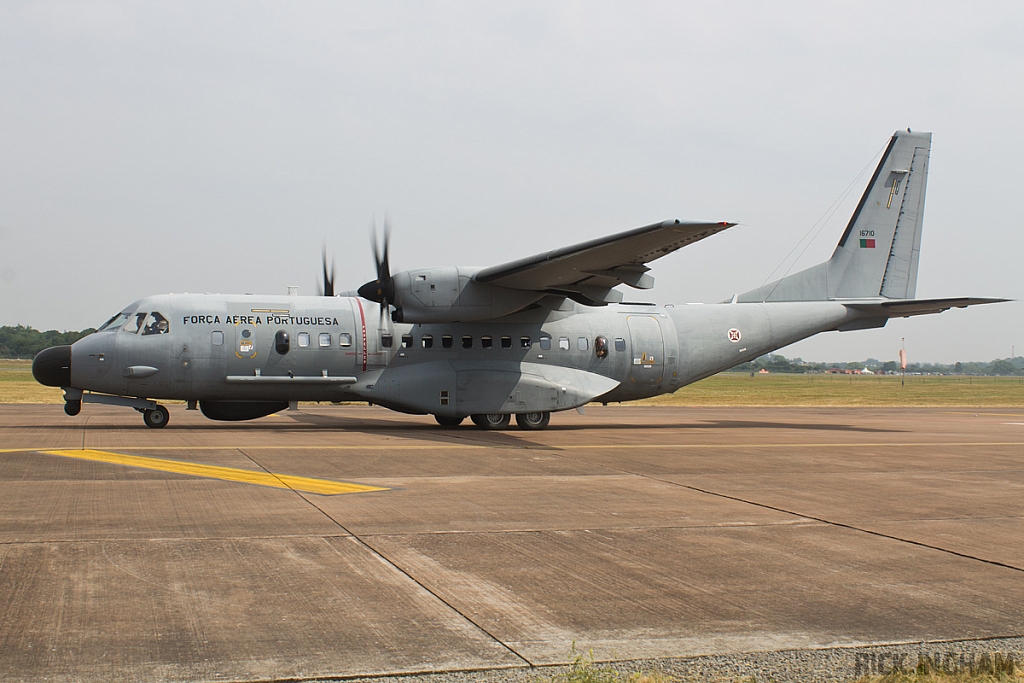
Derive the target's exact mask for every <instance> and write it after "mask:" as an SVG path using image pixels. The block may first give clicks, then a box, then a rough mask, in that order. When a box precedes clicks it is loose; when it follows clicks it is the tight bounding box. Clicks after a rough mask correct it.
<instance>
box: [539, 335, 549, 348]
mask: <svg viewBox="0 0 1024 683" xmlns="http://www.w3.org/2000/svg"><path fill="white" fill-rule="evenodd" d="M540 348H541V350H542V351H550V350H551V337H541V338H540Z"/></svg>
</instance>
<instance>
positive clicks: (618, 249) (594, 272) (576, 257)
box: [473, 220, 736, 303]
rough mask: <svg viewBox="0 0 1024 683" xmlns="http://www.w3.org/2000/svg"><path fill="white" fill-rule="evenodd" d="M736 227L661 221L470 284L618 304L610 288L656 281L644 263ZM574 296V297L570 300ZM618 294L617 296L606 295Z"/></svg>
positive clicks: (484, 274) (512, 265)
mask: <svg viewBox="0 0 1024 683" xmlns="http://www.w3.org/2000/svg"><path fill="white" fill-rule="evenodd" d="M733 225H736V224H735V223H727V222H724V221H723V222H721V223H696V222H685V221H678V220H674V221H665V222H663V223H655V224H654V225H648V226H646V227H643V228H636V229H634V230H627V231H625V232H620V233H617V234H615V235H609V236H608V237H601V238H598V239H595V240H590V241H588V242H581V243H579V244H574V245H572V246H569V247H562V248H561V249H555V250H554V251H549V252H546V253H543V254H537V255H535V256H529V257H527V258H523V259H519V260H518V261H511V262H509V263H503V264H501V265H499V266H492V267H490V268H484V269H483V270H481V271H479V272H478V273H477V274H476V275H475V276H474V278H473V279H474V280H477V281H478V282H485V283H489V284H494V285H499V286H501V287H508V288H511V289H525V290H531V291H539V292H550V293H552V294H562V295H565V296H569V297H571V298H574V299H577V300H578V299H579V298H581V297H580V296H578V295H582V298H583V299H585V300H589V301H593V302H606V303H607V302H609V301H616V300H621V294H620V293H619V292H614V293H611V292H610V290H611V288H612V287H615V286H617V285H620V284H626V285H629V286H630V287H635V288H637V289H650V288H651V287H653V286H654V278H653V277H651V276H650V275H647V274H646V273H647V271H648V270H650V269H649V268H648V267H647V266H646V264H647V263H650V262H651V261H653V260H655V259H658V258H661V257H662V256H664V255H666V254H671V253H672V252H673V251H675V250H676V249H680V248H682V247H685V246H686V245H688V244H693V243H694V242H697V241H699V240H702V239H704V238H705V237H710V236H711V235H714V234H715V233H718V232H721V231H722V230H725V229H726V228H730V227H732V226H733ZM574 294H575V295H577V296H574ZM610 294H618V295H619V296H618V297H614V296H610Z"/></svg>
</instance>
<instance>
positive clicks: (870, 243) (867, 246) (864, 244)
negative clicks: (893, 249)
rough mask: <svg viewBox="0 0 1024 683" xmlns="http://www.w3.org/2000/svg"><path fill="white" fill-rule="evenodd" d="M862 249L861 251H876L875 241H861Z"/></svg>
mask: <svg viewBox="0 0 1024 683" xmlns="http://www.w3.org/2000/svg"><path fill="white" fill-rule="evenodd" d="M860 248H861V249H874V248H875V241H874V240H861V241H860Z"/></svg>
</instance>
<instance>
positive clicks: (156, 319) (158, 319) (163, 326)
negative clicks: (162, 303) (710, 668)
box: [142, 311, 170, 336]
mask: <svg viewBox="0 0 1024 683" xmlns="http://www.w3.org/2000/svg"><path fill="white" fill-rule="evenodd" d="M150 317H151V318H152V319H153V322H151V323H150V324H149V325H147V326H146V328H145V329H144V330H143V331H142V335H143V336H146V335H147V334H167V331H168V329H169V327H170V325H168V323H167V318H165V317H163V316H162V315H160V314H159V313H157V312H156V311H153V313H151V314H150Z"/></svg>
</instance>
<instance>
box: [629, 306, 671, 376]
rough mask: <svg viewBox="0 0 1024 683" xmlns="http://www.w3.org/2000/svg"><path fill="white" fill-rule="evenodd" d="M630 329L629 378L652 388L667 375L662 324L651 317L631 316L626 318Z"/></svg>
mask: <svg viewBox="0 0 1024 683" xmlns="http://www.w3.org/2000/svg"><path fill="white" fill-rule="evenodd" d="M626 325H627V326H628V327H629V340H630V351H631V353H632V358H631V360H630V363H631V365H630V372H629V378H630V380H631V381H632V382H634V383H636V384H639V385H643V386H651V385H656V384H659V383H660V382H661V379H662V377H663V376H664V374H665V340H664V338H663V337H662V335H661V323H659V322H658V319H657V318H655V317H654V316H650V315H631V316H629V317H628V318H626Z"/></svg>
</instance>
